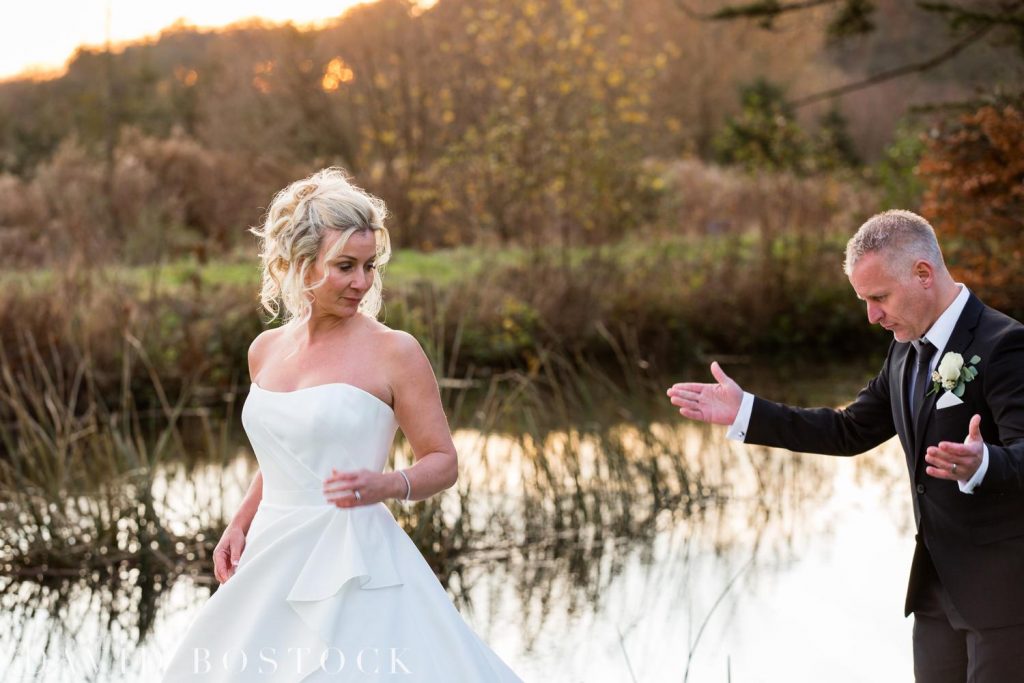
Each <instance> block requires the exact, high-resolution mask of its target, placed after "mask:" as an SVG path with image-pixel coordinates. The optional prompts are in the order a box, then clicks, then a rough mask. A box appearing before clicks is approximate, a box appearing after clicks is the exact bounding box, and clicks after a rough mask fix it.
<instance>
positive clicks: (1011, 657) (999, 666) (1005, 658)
mask: <svg viewBox="0 0 1024 683" xmlns="http://www.w3.org/2000/svg"><path fill="white" fill-rule="evenodd" d="M924 556H925V558H927V560H926V569H927V572H926V580H924V581H923V582H922V586H921V589H922V594H921V603H920V607H919V608H918V609H916V610H915V612H914V679H915V681H916V683H1011V682H1012V681H1024V625H1019V626H1008V627H1005V628H995V629H983V630H978V629H974V628H971V627H970V626H969V625H968V624H967V622H966V621H964V618H963V616H961V614H960V612H959V611H958V610H957V609H956V606H955V605H954V604H953V602H952V600H950V597H949V593H948V592H947V591H946V589H945V588H944V587H943V586H942V582H941V581H939V577H938V575H937V574H936V573H935V567H934V565H932V562H931V558H930V557H928V553H927V552H926V553H924ZM993 590H998V587H996V586H993ZM1022 618H1024V615H1022Z"/></svg>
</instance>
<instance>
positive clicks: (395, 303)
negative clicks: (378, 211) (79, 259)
mask: <svg viewBox="0 0 1024 683" xmlns="http://www.w3.org/2000/svg"><path fill="white" fill-rule="evenodd" d="M841 250H842V240H841V238H840V237H839V236H836V237H834V238H831V237H827V236H826V237H823V238H821V237H819V238H815V239H811V238H810V237H808V236H806V235H800V234H797V235H795V236H792V235H780V236H777V237H773V238H771V239H766V238H764V237H763V236H761V235H759V234H756V233H741V234H725V235H718V236H706V235H705V236H700V237H696V236H679V237H675V238H672V239H666V238H661V239H657V240H654V239H651V240H647V241H645V240H635V241H630V242H625V243H620V244H612V245H603V246H599V247H579V248H573V249H567V250H546V251H536V250H526V249H504V250H493V249H487V248H475V249H470V248H463V249H457V250H450V251H435V252H431V253H423V252H405V251H399V252H397V253H396V254H395V256H394V260H393V264H391V265H390V266H389V268H388V270H387V271H386V273H385V290H386V293H385V311H384V315H383V318H384V320H385V322H386V323H387V324H389V325H391V326H392V327H395V328H400V329H405V330H408V331H409V332H411V333H413V334H414V335H416V336H417V337H418V338H419V339H420V340H421V342H422V343H423V344H424V346H425V347H426V348H427V350H428V353H429V354H430V355H431V356H432V357H433V358H434V359H435V361H436V363H437V367H438V370H439V373H440V374H443V375H453V376H458V377H465V376H466V375H467V374H473V375H487V374H490V373H492V372H494V371H500V370H504V369H508V368H520V369H526V370H529V369H530V368H532V367H535V365H536V363H537V355H538V350H552V351H555V352H558V353H559V354H563V355H566V356H570V357H586V358H589V359H591V360H594V361H595V362H598V363H603V364H605V365H618V366H621V363H620V362H619V357H621V356H622V355H623V354H628V355H629V356H630V357H632V358H635V359H636V361H637V362H638V363H642V364H643V365H644V367H645V368H648V369H649V370H651V371H656V372H667V371H670V370H674V369H676V368H680V367H682V366H686V365H689V364H692V363H698V362H699V363H703V362H705V361H706V360H707V359H708V358H710V357H720V358H721V357H731V356H753V357H757V358H768V359H777V358H780V357H792V356H794V355H798V356H801V357H810V358H815V357H821V356H826V355H828V356H834V355H835V354H843V355H859V354H865V353H872V352H874V351H876V350H878V349H879V348H881V347H883V346H884V343H885V342H884V339H882V337H881V336H880V335H879V334H878V333H877V331H873V330H871V328H870V326H869V325H868V324H867V323H866V321H865V320H864V314H863V311H862V308H861V306H860V304H859V302H857V301H856V299H855V298H854V296H853V294H852V292H851V290H850V288H849V284H848V282H847V281H846V279H845V277H844V276H843V274H842V272H841V269H840V254H841ZM4 281H5V282H4V285H5V286H4V287H3V294H2V295H0V300H2V304H0V311H2V312H0V335H2V336H0V343H2V346H3V349H4V351H5V353H7V354H8V355H9V356H10V358H11V362H12V364H13V365H14V366H17V365H18V363H19V362H27V361H28V355H27V354H28V349H29V344H28V341H29V340H31V342H32V343H33V344H35V345H37V346H38V348H39V352H40V353H41V354H42V355H43V356H44V357H45V358H47V359H49V361H48V362H50V363H51V364H57V365H61V364H62V365H63V366H64V367H72V366H73V365H74V364H75V363H77V362H82V361H84V362H87V363H88V364H89V366H90V369H91V371H92V375H93V377H94V378H95V381H96V383H97V386H98V388H99V390H100V391H101V393H104V394H106V395H114V394H115V390H116V389H117V387H118V386H119V385H120V383H121V382H122V374H123V366H124V359H125V355H124V354H125V351H126V349H128V348H129V347H130V346H131V345H138V346H139V348H140V349H141V351H142V352H143V353H145V354H146V356H147V359H148V362H149V363H151V364H152V366H153V368H154V372H155V373H156V374H157V376H159V377H160V378H161V381H162V382H163V383H164V384H165V385H166V386H168V387H169V388H170V389H171V390H172V391H175V392H176V391H179V390H180V389H181V387H183V386H186V385H189V386H191V387H193V388H194V395H195V396H196V398H198V399H202V398H203V396H207V395H217V394H219V393H221V392H223V391H225V390H228V389H230V388H231V387H232V386H233V385H237V384H238V383H241V382H246V381H247V367H246V350H247V348H248V344H249V342H250V341H251V340H252V339H253V338H254V337H255V336H256V335H257V334H258V333H259V332H260V330H261V329H263V328H264V327H265V325H266V323H265V322H264V320H263V319H262V317H261V314H260V311H259V310H258V305H257V300H256V291H257V285H258V270H257V268H256V266H255V263H254V261H250V260H242V259H241V258H234V259H229V260H225V261H221V262H212V263H207V264H197V263H189V262H176V263H170V264H167V265H162V266H159V267H147V268H126V267H116V268H107V269H98V268H97V269H90V270H79V271H78V272H71V271H56V270H48V271H38V272H34V273H31V274H27V275H26V274H21V273H7V274H6V275H5V277H4ZM133 367H134V370H133V377H132V378H131V381H132V382H133V388H134V390H135V396H136V398H137V400H139V401H140V402H141V403H143V404H149V405H155V404H156V400H157V396H155V395H154V394H153V392H152V388H151V386H152V383H151V382H150V381H149V378H148V377H147V376H146V375H145V374H143V373H142V371H141V366H140V365H139V364H135V365H133Z"/></svg>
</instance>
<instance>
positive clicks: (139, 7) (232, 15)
mask: <svg viewBox="0 0 1024 683" xmlns="http://www.w3.org/2000/svg"><path fill="white" fill-rule="evenodd" d="M359 1H360V0H171V1H170V2H144V1H140V0H28V1H25V0H0V79H5V78H10V77H11V76H15V75H18V74H20V73H23V72H24V71H26V70H36V69H38V70H41V71H53V70H60V69H61V68H62V67H63V66H64V64H65V63H66V62H67V60H68V58H69V57H71V55H72V54H73V53H74V51H75V48H77V47H78V46H79V45H89V46H94V47H95V46H102V45H103V44H104V43H105V40H106V16H107V9H108V7H109V10H110V37H111V40H112V41H113V43H114V44H115V45H116V44H118V43H123V42H126V41H132V40H137V39H140V38H144V37H146V36H156V35H157V34H159V33H160V30H161V29H163V28H165V27H167V26H170V25H171V24H173V23H174V22H175V21H176V20H178V19H184V20H185V21H186V22H187V23H188V24H190V25H195V26H201V27H217V26H225V25H227V24H230V23H233V22H236V21H239V20H241V19H246V18H250V17H260V18H262V19H268V20H271V21H278V22H283V21H294V22H295V23H299V24H307V23H314V22H317V21H321V20H324V19H330V18H332V17H336V16H338V15H339V14H342V13H343V12H344V11H345V10H346V9H348V8H349V7H351V6H352V5H355V4H359Z"/></svg>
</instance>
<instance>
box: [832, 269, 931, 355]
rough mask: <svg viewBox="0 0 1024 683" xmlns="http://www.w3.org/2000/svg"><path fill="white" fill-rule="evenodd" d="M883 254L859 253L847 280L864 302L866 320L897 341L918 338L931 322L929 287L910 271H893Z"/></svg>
mask: <svg viewBox="0 0 1024 683" xmlns="http://www.w3.org/2000/svg"><path fill="white" fill-rule="evenodd" d="M886 256H887V254H885V253H884V252H868V253H867V254H864V255H863V256H861V257H860V258H859V259H858V260H857V263H856V265H854V267H853V271H852V272H851V273H850V284H851V285H853V291H855V292H856V293H857V298H858V299H860V300H861V301H863V302H864V303H865V304H866V305H867V313H868V322H870V323H871V324H872V325H875V324H878V325H881V326H882V327H884V328H885V329H887V330H889V331H890V332H892V336H893V337H895V338H896V341H898V342H908V341H913V340H914V339H920V338H921V336H922V335H924V333H925V332H927V331H928V326H929V325H930V324H931V323H930V322H929V321H930V318H929V311H930V310H931V309H930V303H929V302H930V299H929V297H928V289H927V288H926V287H924V286H922V282H921V280H920V279H919V278H916V277H912V273H911V272H907V273H894V272H893V271H894V268H893V267H892V266H891V265H890V264H889V263H888V261H887V258H886ZM901 276H902V277H901Z"/></svg>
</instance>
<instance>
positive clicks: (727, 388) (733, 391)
mask: <svg viewBox="0 0 1024 683" xmlns="http://www.w3.org/2000/svg"><path fill="white" fill-rule="evenodd" d="M711 374H712V376H713V377H714V378H715V380H716V381H717V383H716V384H700V383H697V382H681V383H679V384H673V385H672V388H670V389H669V390H668V396H669V398H670V399H671V401H672V405H674V406H677V407H678V408H679V414H680V415H682V416H683V417H688V418H690V419H691V420H700V421H701V422H710V423H712V424H719V425H731V424H732V423H733V422H735V421H736V413H738V412H739V410H740V404H741V403H742V402H743V390H742V389H740V385H739V384H736V382H734V381H733V380H732V378H731V377H729V375H727V374H725V370H723V369H722V366H720V365H719V364H718V363H717V362H715V363H712V364H711Z"/></svg>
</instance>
